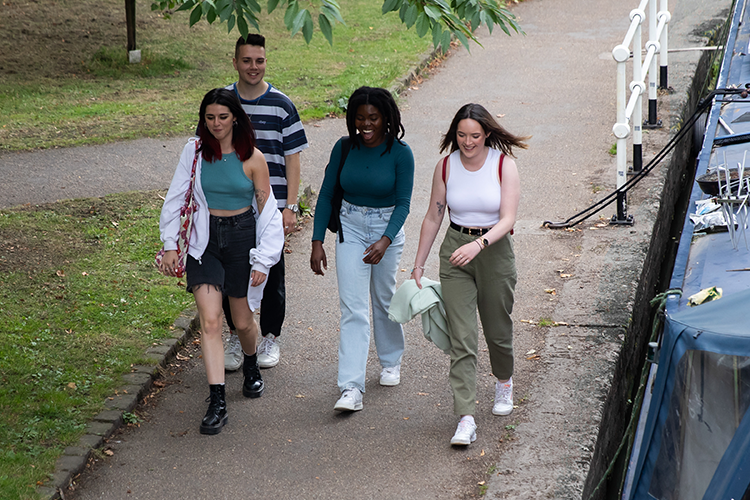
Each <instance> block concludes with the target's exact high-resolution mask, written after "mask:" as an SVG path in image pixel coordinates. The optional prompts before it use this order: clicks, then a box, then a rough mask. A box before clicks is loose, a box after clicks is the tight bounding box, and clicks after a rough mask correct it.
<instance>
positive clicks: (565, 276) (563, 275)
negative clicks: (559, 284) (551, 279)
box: [560, 273, 573, 278]
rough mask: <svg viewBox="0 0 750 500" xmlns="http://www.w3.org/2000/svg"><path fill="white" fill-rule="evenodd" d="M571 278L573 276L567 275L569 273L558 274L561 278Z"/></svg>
mask: <svg viewBox="0 0 750 500" xmlns="http://www.w3.org/2000/svg"><path fill="white" fill-rule="evenodd" d="M571 276H573V275H572V274H569V273H562V274H560V277H561V278H570V277H571Z"/></svg>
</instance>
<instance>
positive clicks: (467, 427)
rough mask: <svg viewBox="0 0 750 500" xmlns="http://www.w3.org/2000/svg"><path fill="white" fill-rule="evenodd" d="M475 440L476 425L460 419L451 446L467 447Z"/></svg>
mask: <svg viewBox="0 0 750 500" xmlns="http://www.w3.org/2000/svg"><path fill="white" fill-rule="evenodd" d="M476 440H477V424H475V423H474V422H472V421H470V420H466V419H461V421H460V422H458V427H457V428H456V433H455V434H454V435H453V437H452V438H451V444H454V445H460V446H467V445H469V444H471V443H473V442H474V441H476Z"/></svg>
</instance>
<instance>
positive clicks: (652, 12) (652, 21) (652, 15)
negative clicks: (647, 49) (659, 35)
mask: <svg viewBox="0 0 750 500" xmlns="http://www.w3.org/2000/svg"><path fill="white" fill-rule="evenodd" d="M648 40H649V42H654V41H656V0H650V1H649V3H648ZM647 45H648V44H647ZM643 125H644V126H645V127H646V128H659V127H660V126H661V124H660V123H658V122H657V117H656V59H655V58H651V64H650V65H649V69H648V122H647V123H644V124H643Z"/></svg>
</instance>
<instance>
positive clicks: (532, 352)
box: [526, 349, 536, 356]
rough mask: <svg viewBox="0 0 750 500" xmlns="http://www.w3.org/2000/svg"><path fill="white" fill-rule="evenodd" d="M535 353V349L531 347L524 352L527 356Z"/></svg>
mask: <svg viewBox="0 0 750 500" xmlns="http://www.w3.org/2000/svg"><path fill="white" fill-rule="evenodd" d="M534 353H536V349H531V350H529V352H527V353H526V355H527V356H531V355H532V354H534Z"/></svg>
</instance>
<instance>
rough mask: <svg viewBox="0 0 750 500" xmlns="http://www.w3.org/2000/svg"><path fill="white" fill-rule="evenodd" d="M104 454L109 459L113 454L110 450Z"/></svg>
mask: <svg viewBox="0 0 750 500" xmlns="http://www.w3.org/2000/svg"><path fill="white" fill-rule="evenodd" d="M104 454H105V455H107V456H108V457H111V456H112V455H114V454H115V452H114V451H112V450H104Z"/></svg>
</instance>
